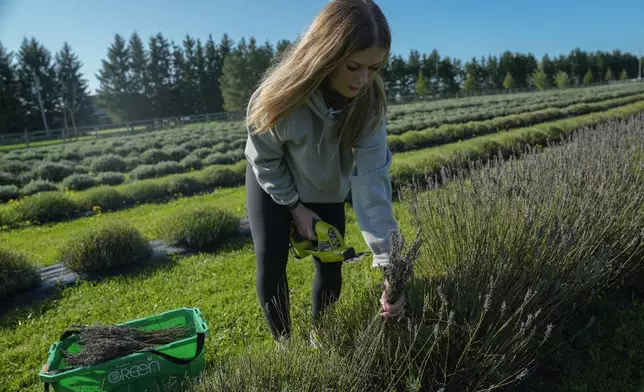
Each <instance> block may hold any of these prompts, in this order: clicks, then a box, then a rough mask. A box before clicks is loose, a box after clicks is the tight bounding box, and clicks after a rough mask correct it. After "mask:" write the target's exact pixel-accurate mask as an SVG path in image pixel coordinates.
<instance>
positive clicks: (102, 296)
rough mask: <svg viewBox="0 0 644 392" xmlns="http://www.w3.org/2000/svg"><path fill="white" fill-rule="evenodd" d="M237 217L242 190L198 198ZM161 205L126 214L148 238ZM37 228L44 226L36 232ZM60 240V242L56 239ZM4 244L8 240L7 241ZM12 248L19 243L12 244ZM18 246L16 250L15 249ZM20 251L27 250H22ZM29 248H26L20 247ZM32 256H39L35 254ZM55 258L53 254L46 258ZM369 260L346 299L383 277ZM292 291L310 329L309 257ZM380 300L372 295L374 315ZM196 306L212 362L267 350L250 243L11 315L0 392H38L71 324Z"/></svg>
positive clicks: (354, 229)
mask: <svg viewBox="0 0 644 392" xmlns="http://www.w3.org/2000/svg"><path fill="white" fill-rule="evenodd" d="M192 200H193V201H195V202H203V203H212V204H215V205H219V206H222V207H225V208H229V209H230V210H232V211H245V198H244V188H243V187H241V188H238V189H234V190H222V191H218V192H217V193H215V194H213V195H208V196H202V197H200V198H193V199H192ZM171 205H172V204H169V205H167V206H164V207H158V206H157V207H156V209H155V207H154V206H142V207H137V209H133V210H130V211H127V213H129V214H132V212H133V211H136V214H135V215H134V216H132V218H130V217H129V216H128V220H129V221H131V222H132V223H133V224H135V226H137V227H139V228H140V229H141V230H143V232H144V233H145V232H146V230H148V227H149V226H150V225H151V224H152V223H153V220H154V216H155V215H156V214H163V212H164V208H172V207H171ZM346 211H347V235H346V240H347V242H348V243H349V244H351V245H354V246H355V247H356V248H357V250H359V251H360V250H367V248H366V245H365V243H364V240H363V238H362V235H361V233H360V231H359V228H358V225H357V223H356V221H355V217H354V215H353V211H352V209H351V207H350V206H349V205H347V207H346ZM395 211H396V214H397V215H398V216H399V222H400V224H401V226H403V227H404V232H406V231H407V228H408V227H410V226H409V224H408V220H407V219H408V218H407V217H408V215H407V214H406V213H405V212H404V211H402V210H401V205H400V204H399V203H397V202H396V203H395ZM119 217H120V218H121V219H122V218H123V215H122V214H121V215H119V213H112V214H104V215H101V216H97V217H95V218H90V219H82V220H79V221H75V222H69V223H68V224H65V223H63V224H59V225H56V226H53V227H50V228H49V229H48V230H50V239H49V240H48V241H47V242H46V243H42V244H35V245H36V246H38V247H39V248H37V249H40V250H39V252H44V254H46V255H48V254H51V253H50V252H51V251H52V249H53V248H54V245H56V244H57V243H58V242H60V241H62V240H70V239H73V237H74V230H83V228H84V227H87V226H86V225H92V224H96V223H98V222H99V221H101V220H105V219H119ZM39 229H40V228H39ZM39 229H29V230H23V231H22V232H21V235H20V236H15V237H12V241H18V239H20V240H21V241H24V243H25V244H29V242H30V241H31V242H32V243H33V242H37V241H38V239H39V238H43V237H44V235H43V234H42V233H41V234H38V233H39V232H37V231H30V230H39ZM54 236H55V237H54ZM3 242H4V239H3ZM14 244H15V242H14ZM14 246H15V245H14ZM21 248H22V247H21ZM22 249H26V248H22ZM31 252H32V253H33V252H34V251H31ZM47 257H51V256H47ZM370 263H371V258H369V257H368V258H365V259H363V260H362V261H361V262H360V263H358V264H350V265H346V266H345V267H344V273H343V291H342V293H343V294H342V295H343V297H344V296H349V297H350V296H351V294H352V292H358V291H360V290H363V288H364V287H365V285H371V286H374V287H375V285H376V284H377V283H379V282H380V281H381V279H382V276H381V274H380V271H379V270H377V269H372V268H371V264H370ZM287 268H288V275H289V285H290V287H291V288H292V291H293V292H292V297H291V304H292V312H293V313H292V318H293V322H294V324H295V325H303V326H304V327H306V325H307V322H308V320H309V319H310V304H311V299H310V298H311V285H312V279H313V271H314V270H313V264H312V262H311V260H310V259H305V260H295V259H293V258H292V256H289V264H288V267H287ZM377 301H378V297H377V296H375V295H374V302H373V303H374V312H375V311H376V310H377V306H378V302H377ZM182 306H197V307H199V308H201V310H202V311H203V314H204V317H205V318H206V320H207V322H208V324H209V327H210V329H211V332H210V335H209V337H208V339H207V341H206V352H207V354H206V355H207V356H208V357H209V358H212V357H213V356H215V355H225V354H229V353H230V354H235V353H237V352H239V351H241V350H242V349H243V348H244V344H246V343H247V344H251V345H257V344H260V345H261V344H265V343H266V342H270V335H269V334H268V329H267V327H266V324H265V321H264V318H263V315H262V313H261V311H260V308H259V305H258V302H257V295H256V291H255V258H254V253H253V247H252V242H251V241H250V239H247V240H246V241H241V242H239V243H237V244H233V245H231V246H229V247H228V248H227V249H224V250H222V251H219V252H217V253H202V254H197V255H193V256H189V257H175V258H173V260H172V261H171V262H169V263H165V264H162V265H159V266H157V267H151V268H149V269H147V270H144V271H142V272H140V273H138V274H136V275H132V276H123V277H113V278H108V279H106V280H104V281H101V282H87V281H82V282H79V283H78V284H76V285H74V286H71V287H68V288H66V289H64V290H61V291H60V293H59V294H58V295H56V296H54V297H51V298H49V299H46V300H44V301H40V302H37V303H33V304H30V305H27V306H24V307H21V308H19V309H14V310H12V311H11V312H8V313H6V314H5V315H3V316H2V317H0V347H5V348H6V349H4V350H1V351H0V364H1V365H0V374H2V375H3V376H2V377H3V379H0V391H17V390H20V391H41V390H42V384H41V383H40V381H39V379H38V371H39V369H40V367H41V366H42V364H44V362H45V361H46V354H47V350H48V348H49V345H50V344H51V343H53V342H55V341H56V340H57V339H58V337H59V336H60V334H61V332H62V331H64V330H65V329H66V328H67V327H69V326H70V325H71V324H74V323H93V322H101V323H117V322H121V321H125V320H129V319H133V318H138V317H142V316H145V315H150V314H153V313H159V312H163V311H166V310H170V309H174V308H178V307H182Z"/></svg>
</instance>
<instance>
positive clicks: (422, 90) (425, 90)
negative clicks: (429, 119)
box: [416, 71, 429, 97]
mask: <svg viewBox="0 0 644 392" xmlns="http://www.w3.org/2000/svg"><path fill="white" fill-rule="evenodd" d="M427 94H429V87H427V82H425V75H423V73H422V71H419V72H418V79H417V80H416V95H419V96H421V97H424V96H426V95H427Z"/></svg>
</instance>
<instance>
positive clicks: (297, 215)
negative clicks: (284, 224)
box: [291, 203, 322, 240]
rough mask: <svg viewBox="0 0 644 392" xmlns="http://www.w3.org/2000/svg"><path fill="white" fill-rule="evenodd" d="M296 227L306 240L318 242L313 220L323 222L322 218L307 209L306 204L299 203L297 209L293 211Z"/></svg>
mask: <svg viewBox="0 0 644 392" xmlns="http://www.w3.org/2000/svg"><path fill="white" fill-rule="evenodd" d="M291 215H293V220H294V221H295V227H296V228H297V231H298V232H299V233H300V234H301V235H302V236H303V237H305V238H306V239H309V240H316V239H317V237H316V235H315V228H314V227H313V220H322V219H320V217H319V216H318V215H317V214H316V213H315V212H313V211H311V210H310V209H308V208H306V207H305V206H304V204H302V203H299V204H298V205H297V207H295V208H294V209H293V210H291Z"/></svg>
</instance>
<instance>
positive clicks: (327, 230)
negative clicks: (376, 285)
mask: <svg viewBox="0 0 644 392" xmlns="http://www.w3.org/2000/svg"><path fill="white" fill-rule="evenodd" d="M313 229H314V230H315V235H316V237H317V239H316V240H313V241H312V240H309V239H307V238H305V237H304V236H302V235H301V234H300V233H299V231H298V230H297V227H296V226H295V223H291V237H290V248H291V251H292V253H293V256H294V257H295V258H296V259H303V258H306V257H308V256H314V257H317V258H318V259H319V260H320V261H321V262H322V263H355V262H357V261H359V260H360V259H362V258H363V257H365V256H367V255H369V254H370V252H361V253H356V251H355V249H354V248H353V247H352V246H348V245H347V244H346V243H345V242H344V238H342V235H340V231H338V229H337V228H335V227H334V226H333V225H331V224H329V223H327V222H324V221H321V220H314V221H313Z"/></svg>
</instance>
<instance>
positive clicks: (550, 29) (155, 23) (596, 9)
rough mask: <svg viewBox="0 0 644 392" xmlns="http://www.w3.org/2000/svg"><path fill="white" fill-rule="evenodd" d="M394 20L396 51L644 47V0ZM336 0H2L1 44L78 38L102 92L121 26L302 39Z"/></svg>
mask: <svg viewBox="0 0 644 392" xmlns="http://www.w3.org/2000/svg"><path fill="white" fill-rule="evenodd" d="M376 2H377V3H378V5H380V7H381V8H382V10H383V12H384V13H385V16H386V17H387V18H388V20H389V25H390V27H391V30H392V35H393V42H392V52H393V53H394V54H401V55H403V56H404V57H406V56H407V55H408V54H409V51H410V50H412V49H417V50H419V51H420V52H421V53H423V52H425V53H429V52H431V51H432V50H433V49H437V50H438V52H439V53H440V54H441V55H442V56H450V57H456V58H460V59H462V60H464V61H466V60H469V59H471V58H472V57H477V58H480V57H481V56H487V55H489V54H496V55H499V54H501V53H502V52H503V51H505V50H510V51H513V52H522V53H527V52H531V53H532V54H534V55H535V56H537V58H541V56H543V55H544V54H545V53H548V54H549V55H551V56H556V55H559V54H565V53H568V52H569V51H570V50H571V49H574V48H577V47H579V48H580V49H582V50H587V51H595V50H609V51H612V50H614V49H620V50H622V51H625V52H631V53H633V54H635V55H637V53H638V52H639V51H640V50H641V51H642V53H643V54H644V22H642V19H641V18H642V15H644V0H619V1H618V2H616V3H615V5H614V6H609V3H610V2H609V1H607V0H541V1H534V0H530V1H528V0H478V1H476V0H376ZM326 3H327V0H207V1H206V0H201V1H197V0H183V1H178V0H131V1H125V0H109V1H97V0H84V1H83V0H55V1H51V0H0V43H2V45H3V46H4V47H5V48H7V49H8V50H10V51H14V52H16V51H17V50H18V48H19V47H20V43H21V42H22V40H23V38H24V37H27V38H31V37H35V38H36V39H37V40H39V41H40V42H41V43H42V44H44V45H45V47H46V48H47V49H49V50H50V51H51V52H52V55H53V54H54V53H55V52H56V51H58V50H59V49H60V48H61V47H62V46H63V43H64V42H65V41H66V42H68V43H69V44H70V45H71V47H72V49H73V50H74V52H75V53H76V54H77V55H78V57H79V59H80V60H81V62H82V63H83V68H82V72H83V74H84V76H85V77H86V78H87V79H88V80H89V87H90V92H91V93H95V90H96V89H97V88H98V81H97V80H96V77H95V74H96V73H97V72H98V70H99V68H100V67H101V60H102V59H105V58H106V54H107V48H108V47H109V46H110V45H111V43H112V42H113V40H114V35H115V34H117V33H118V34H120V35H122V36H124V37H125V38H126V39H127V38H129V36H130V35H131V34H132V32H134V31H137V32H138V33H139V35H140V36H141V38H142V39H143V40H144V42H145V43H146V46H147V40H148V39H149V37H150V36H152V35H154V34H156V33H158V32H161V33H163V35H164V36H166V37H167V38H169V39H174V40H175V42H177V43H180V42H182V41H183V39H184V37H185V36H186V34H190V35H191V36H193V37H194V38H201V39H202V41H205V40H207V39H208V35H209V34H212V36H213V39H214V40H215V42H219V40H220V39H221V37H222V35H223V34H224V33H228V35H229V36H230V37H231V39H233V40H234V41H235V42H237V41H238V40H239V39H240V38H241V37H246V38H248V37H251V36H253V37H255V38H256V39H257V41H258V42H259V43H263V42H265V41H266V40H268V41H269V42H271V43H272V44H275V43H276V42H277V41H278V40H280V39H289V40H294V39H295V38H296V37H297V35H298V34H300V33H301V32H302V31H304V30H305V29H306V27H307V26H308V25H309V24H310V23H311V21H312V20H313V18H314V17H315V15H316V13H317V12H318V11H319V10H320V9H321V8H322V7H324V5H325V4H326Z"/></svg>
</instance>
